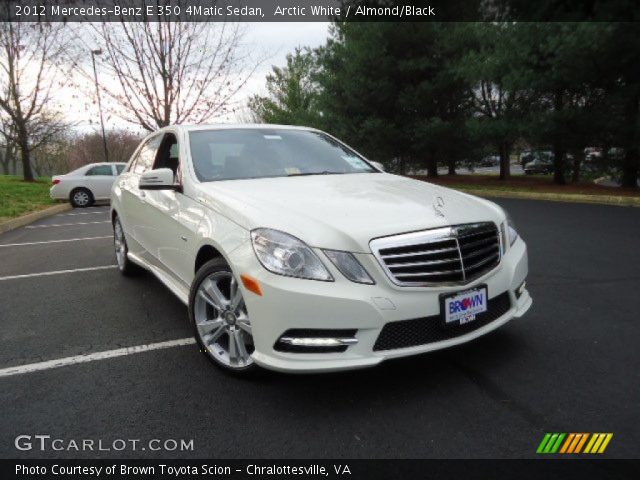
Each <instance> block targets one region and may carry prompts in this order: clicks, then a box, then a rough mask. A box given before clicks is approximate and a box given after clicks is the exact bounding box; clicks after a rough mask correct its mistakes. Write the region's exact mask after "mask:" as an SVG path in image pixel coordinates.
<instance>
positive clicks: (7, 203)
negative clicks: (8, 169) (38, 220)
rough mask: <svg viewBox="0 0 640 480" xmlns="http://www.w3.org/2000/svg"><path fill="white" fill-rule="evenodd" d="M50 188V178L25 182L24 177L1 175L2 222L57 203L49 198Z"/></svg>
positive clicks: (0, 204)
mask: <svg viewBox="0 0 640 480" xmlns="http://www.w3.org/2000/svg"><path fill="white" fill-rule="evenodd" d="M50 187H51V179H50V178H48V177H42V178H38V180H36V181H35V182H23V181H22V177H17V176H13V175H0V222H2V221H4V220H8V219H10V218H15V217H19V216H20V215H24V214H26V213H31V212H35V211H37V210H42V209H43V208H46V207H50V206H51V205H53V204H54V203H55V202H54V201H53V200H51V198H49V188H50Z"/></svg>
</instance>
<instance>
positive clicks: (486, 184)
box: [412, 175, 640, 197]
mask: <svg viewBox="0 0 640 480" xmlns="http://www.w3.org/2000/svg"><path fill="white" fill-rule="evenodd" d="M412 177H413V178H416V179H418V180H424V181H427V182H431V183H437V184H439V185H443V186H445V187H450V188H455V189H460V190H487V191H496V192H532V193H568V194H577V195H606V196H615V197H618V196H621V197H638V196H640V190H637V189H635V190H634V189H627V188H617V187H605V186H602V185H596V184H594V183H593V182H587V181H585V182H580V183H567V184H566V185H556V184H555V183H553V181H552V178H551V176H550V175H520V176H513V177H511V178H510V179H509V180H507V181H503V180H500V179H499V178H498V176H497V175H441V176H439V177H437V178H428V177H426V176H422V175H419V176H417V175H416V176H412Z"/></svg>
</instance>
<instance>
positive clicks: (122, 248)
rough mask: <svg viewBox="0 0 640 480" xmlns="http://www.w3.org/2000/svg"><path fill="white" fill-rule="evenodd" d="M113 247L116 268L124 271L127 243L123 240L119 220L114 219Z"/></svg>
mask: <svg viewBox="0 0 640 480" xmlns="http://www.w3.org/2000/svg"><path fill="white" fill-rule="evenodd" d="M113 246H114V248H115V251H116V261H117V262H118V268H119V269H120V270H124V268H125V265H126V260H127V243H126V241H125V239H124V232H123V231H122V225H120V220H118V219H116V221H115V222H114V224H113Z"/></svg>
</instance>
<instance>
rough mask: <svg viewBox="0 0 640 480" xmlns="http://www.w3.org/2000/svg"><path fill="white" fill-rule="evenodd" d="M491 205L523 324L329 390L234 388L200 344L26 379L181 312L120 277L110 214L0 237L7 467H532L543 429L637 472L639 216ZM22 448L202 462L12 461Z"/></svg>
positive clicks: (284, 383) (283, 381)
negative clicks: (606, 435)
mask: <svg viewBox="0 0 640 480" xmlns="http://www.w3.org/2000/svg"><path fill="white" fill-rule="evenodd" d="M497 202H498V203H500V204H501V205H503V206H504V207H506V208H507V210H508V211H509V212H510V213H511V215H512V216H513V218H514V219H515V222H516V224H517V225H518V227H519V231H520V233H521V235H522V236H523V237H524V238H525V240H526V241H527V243H528V246H529V258H530V274H529V278H528V288H529V290H530V292H531V295H532V296H533V299H534V304H533V307H532V309H531V310H530V311H529V313H528V314H527V315H526V316H525V317H524V318H522V319H520V320H514V321H513V322H511V323H509V324H507V325H506V326H505V327H503V328H501V329H499V330H498V331H496V332H494V333H493V334H491V335H489V336H486V337H484V338H481V339H479V340H477V341H475V342H473V343H470V344H467V345H464V346H461V347H458V348H455V349H453V350H449V351H444V352H439V353H435V354H428V355H423V356H420V357H416V358H410V359H404V360H397V361H392V362H388V363H385V364H383V365H381V366H380V367H378V368H375V369H369V370H361V371H356V372H345V373H339V374H330V375H307V376H292V375H284V374H268V375H264V376H262V377H260V378H258V379H254V380H242V379H237V378H233V377H230V376H228V375H225V374H223V373H221V372H220V371H219V370H217V369H215V368H214V367H213V366H212V365H210V364H209V362H207V360H206V359H205V358H204V357H203V356H202V355H201V354H200V353H199V352H198V351H197V348H196V347H195V346H194V345H193V344H190V343H188V344H184V345H176V346H171V347H169V348H161V349H156V350H150V351H144V352H141V353H132V354H127V355H121V356H116V357H113V358H102V359H98V360H95V361H92V362H86V363H76V364H70V365H66V366H62V367H58V368H47V369H45V370H41V371H30V366H32V365H33V364H36V363H38V362H45V361H50V360H57V359H61V358H67V357H75V356H78V355H87V354H94V353H98V352H105V351H112V350H117V349H121V348H124V347H132V346H140V345H154V344H157V343H158V342H166V341H170V340H178V339H185V338H189V337H190V336H191V332H190V329H189V327H188V324H187V313H186V308H185V307H184V306H183V305H182V304H181V303H180V302H179V301H178V300H177V299H176V298H175V297H174V296H173V295H172V294H171V293H170V292H169V291H168V290H167V289H166V288H165V287H164V286H163V285H162V284H161V283H160V282H159V281H157V280H156V279H155V278H154V277H153V276H152V275H150V274H145V275H143V276H141V277H139V278H134V279H129V278H123V277H121V276H120V274H119V273H118V271H117V270H116V268H115V267H114V265H115V259H114V256H113V252H112V241H111V226H110V224H109V222H108V208H106V207H94V208H90V209H86V210H73V211H70V212H68V213H65V214H61V215H57V216H54V217H50V218H48V219H45V220H42V221H39V222H37V223H35V224H33V225H31V226H29V227H26V228H22V229H19V230H16V231H12V232H9V233H6V234H4V235H1V236H0V322H1V324H2V330H1V332H0V405H2V415H1V416H0V432H1V433H0V456H1V457H3V458H43V457H69V458H100V457H104V458H113V457H117V458H127V457H142V458H157V457H167V456H169V457H172V458H178V457H194V458H211V457H215V458H292V457H294V458H480V457H490V458H522V457H535V449H536V447H537V445H538V443H539V442H540V440H541V438H542V436H543V434H544V433H545V432H612V433H613V434H614V437H613V440H612V441H611V443H610V445H609V446H608V448H607V451H606V453H605V454H604V455H605V456H606V457H609V458H622V457H625V458H633V457H635V458H637V457H639V456H640V430H639V429H638V425H639V424H640V422H639V420H640V389H639V388H638V385H640V348H639V339H640V319H639V317H638V311H639V310H638V307H637V305H638V298H639V292H640V270H639V268H638V267H639V266H640V248H639V246H640V209H634V208H623V207H612V206H599V205H580V204H563V203H552V202H537V201H524V200H504V199H499V200H497ZM66 240H70V241H66ZM97 267H99V268H97ZM60 271H66V272H64V273H55V274H50V273H51V272H60ZM44 273H46V275H45V274H44ZM11 367H20V368H17V369H14V370H12V372H13V374H12V375H8V374H6V372H7V370H6V369H8V368H11ZM3 372H5V373H3ZM25 434H26V435H39V434H44V435H51V436H52V438H62V439H67V440H68V439H87V438H89V439H104V440H105V441H106V442H111V441H113V440H114V439H142V440H143V441H144V440H145V439H154V438H159V439H193V440H194V443H193V445H194V449H193V451H184V452H171V453H167V452H162V451H161V452H151V451H148V450H145V451H131V450H127V451H122V452H113V451H102V452H101V451H88V452H79V453H78V452H76V451H73V450H71V451H52V450H48V451H45V452H40V451H33V450H31V451H21V450H17V449H16V448H15V446H14V439H15V437H16V436H18V435H25Z"/></svg>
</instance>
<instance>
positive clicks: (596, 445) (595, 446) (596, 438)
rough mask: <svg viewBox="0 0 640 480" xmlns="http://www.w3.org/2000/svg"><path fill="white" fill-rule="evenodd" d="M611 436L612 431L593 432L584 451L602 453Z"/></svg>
mask: <svg viewBox="0 0 640 480" xmlns="http://www.w3.org/2000/svg"><path fill="white" fill-rule="evenodd" d="M612 438H613V433H594V434H593V435H592V436H591V439H590V440H589V443H588V444H587V448H585V450H584V453H604V451H605V449H606V448H607V445H609V442H610V441H611V439H612Z"/></svg>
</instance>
